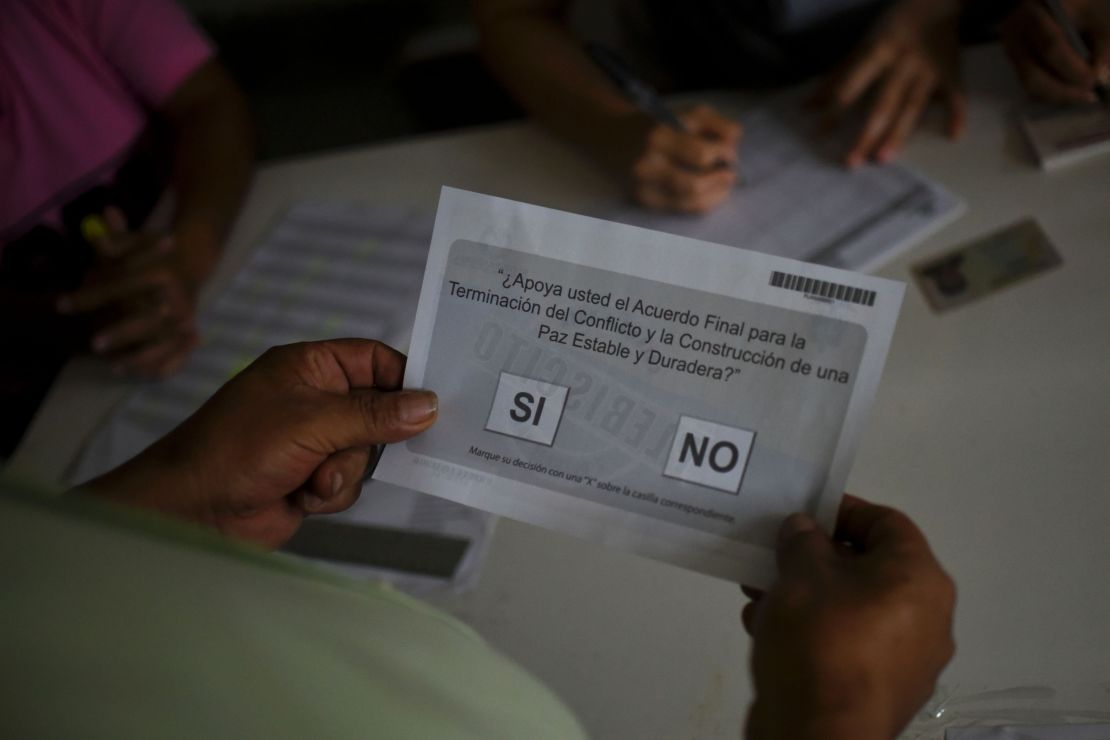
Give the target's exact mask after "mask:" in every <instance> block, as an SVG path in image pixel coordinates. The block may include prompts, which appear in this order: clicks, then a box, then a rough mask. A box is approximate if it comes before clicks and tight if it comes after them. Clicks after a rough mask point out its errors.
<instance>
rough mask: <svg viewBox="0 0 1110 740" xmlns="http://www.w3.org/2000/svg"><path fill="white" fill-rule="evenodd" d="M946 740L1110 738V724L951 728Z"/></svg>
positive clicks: (1091, 739)
mask: <svg viewBox="0 0 1110 740" xmlns="http://www.w3.org/2000/svg"><path fill="white" fill-rule="evenodd" d="M944 740H1110V725H1051V726H1049V725H1043V726H1032V725H1020V726H1007V727H961V728H952V729H949V730H948V731H947V732H946V733H945V735H944Z"/></svg>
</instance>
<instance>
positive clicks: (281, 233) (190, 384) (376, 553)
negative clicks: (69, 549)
mask: <svg viewBox="0 0 1110 740" xmlns="http://www.w3.org/2000/svg"><path fill="white" fill-rule="evenodd" d="M431 226H432V224H431V214H430V213H428V212H427V211H423V210H404V209H387V208H371V207H368V206H366V205H365V204H360V203H353V202H331V201H305V202H301V203H297V204H295V205H294V206H293V207H292V208H290V209H289V210H288V211H287V212H286V213H285V214H284V215H283V216H282V217H281V218H280V220H279V221H278V222H277V223H276V224H275V225H274V226H273V228H272V229H271V230H270V231H269V233H268V234H267V235H266V237H265V238H264V239H263V241H262V242H261V243H260V244H259V245H258V246H257V248H256V249H255V250H254V251H253V252H252V253H251V255H250V256H249V257H248V259H247V261H246V263H245V264H244V266H243V267H242V269H241V270H240V271H239V272H238V273H236V275H235V276H234V278H233V279H232V281H231V284H230V285H229V286H228V287H227V289H226V290H224V291H223V292H222V293H221V294H220V295H219V296H217V297H216V299H215V301H214V302H213V303H212V305H211V306H210V307H209V308H207V309H206V310H205V311H203V312H202V313H201V315H200V317H199V319H198V324H199V329H200V335H201V337H202V341H203V344H202V345H201V347H200V348H198V349H197V350H196V351H195V352H194V353H193V354H192V356H191V357H190V358H189V360H188V362H187V363H186V365H185V367H184V368H183V369H182V370H181V372H179V373H177V374H176V375H174V376H172V377H170V378H168V379H166V380H164V381H160V382H157V383H149V384H146V385H143V386H141V387H140V388H139V389H138V390H137V391H136V392H134V393H132V394H131V395H130V396H129V397H128V398H127V399H126V400H125V401H124V402H123V403H122V404H121V406H120V407H118V408H117V409H116V410H115V412H114V413H113V414H112V416H111V417H110V418H109V419H108V420H107V421H106V422H105V423H104V424H103V425H102V426H101V427H100V428H99V429H98V430H97V432H96V433H95V434H94V436H93V437H92V439H91V440H90V441H89V443H88V444H87V445H86V448H85V449H84V450H83V452H82V454H81V456H80V458H79V459H78V461H77V464H76V466H75V468H74V469H73V470H71V471H70V475H69V478H70V482H71V483H74V484H78V483H81V482H84V481H86V480H89V479H90V478H92V477H94V476H96V475H99V474H100V473H103V472H105V471H107V470H110V469H111V468H113V467H115V466H116V465H119V464H120V463H122V462H124V461H125V460H128V459H129V458H131V457H133V456H134V455H135V454H137V453H138V452H140V451H141V450H143V449H144V448H146V447H147V446H148V445H150V444H151V443H152V442H154V441H155V440H156V439H158V438H159V437H161V436H163V435H164V434H166V433H167V432H169V431H170V430H171V429H173V428H174V427H175V426H177V425H178V424H179V423H181V422H182V421H183V420H184V419H186V418H187V417H188V416H189V415H190V414H191V413H192V412H193V411H195V410H196V409H197V408H199V407H200V406H201V404H203V403H204V401H205V400H207V399H208V398H209V397H210V396H211V395H212V394H213V393H214V392H215V391H216V389H218V388H219V387H220V386H221V385H222V384H223V383H224V382H226V381H227V380H229V379H230V378H231V377H232V376H234V375H235V374H236V373H238V372H240V371H241V370H242V369H243V368H245V367H246V366H247V365H249V364H250V363H251V362H252V361H254V360H255V359H256V358H257V357H258V356H259V355H260V354H262V353H263V352H265V351H266V350H267V349H268V348H270V347H271V346H274V345H280V344H288V343H291V342H299V341H310V340H315V339H328V338H333V337H370V338H377V339H382V340H384V341H386V342H387V343H389V344H392V345H394V346H397V347H399V348H401V349H403V348H404V346H405V343H406V342H407V339H408V333H409V331H410V329H411V327H412V319H413V316H414V315H415V313H416V302H417V298H418V295H419V291H420V282H421V279H422V277H423V274H424V261H425V259H426V257H427V252H428V234H429V233H430V231H431ZM492 527H493V519H492V517H490V516H489V515H488V514H486V513H484V512H480V511H476V510H474V509H470V508H467V507H464V506H459V505H457V504H448V503H447V502H444V501H441V500H438V499H434V498H430V497H428V496H425V495H423V494H420V493H417V492H415V491H409V490H403V489H398V488H395V487H391V486H384V485H378V484H373V483H370V484H367V485H366V486H364V488H363V492H362V496H361V497H360V499H359V501H358V502H357V503H356V504H355V505H354V506H353V507H352V508H351V509H350V510H348V511H346V512H343V513H340V514H333V515H329V516H326V517H310V518H309V519H308V520H307V522H306V524H305V525H304V529H303V531H302V532H301V533H300V534H299V535H298V536H297V538H295V539H294V541H293V542H291V543H290V548H291V550H293V551H294V552H296V553H299V554H302V555H306V556H310V557H315V558H318V559H323V560H326V561H328V562H331V563H335V564H337V566H338V567H342V568H343V569H345V570H348V571H353V572H359V573H362V574H364V575H368V576H373V577H383V578H386V579H388V580H390V581H392V582H394V583H395V584H396V585H398V586H399V587H401V588H403V589H405V590H408V591H415V592H423V591H427V590H429V589H431V588H435V587H440V588H443V587H449V588H451V589H454V590H462V589H465V588H467V587H468V586H470V585H471V584H472V583H473V581H474V578H475V577H476V575H477V572H478V567H479V564H480V562H481V560H482V556H483V555H484V553H485V550H486V547H487V541H488V539H489V536H490V533H491V531H492Z"/></svg>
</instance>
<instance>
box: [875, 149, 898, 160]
mask: <svg viewBox="0 0 1110 740" xmlns="http://www.w3.org/2000/svg"><path fill="white" fill-rule="evenodd" d="M893 158H894V149H893V148H892V147H889V146H884V147H883V148H882V149H880V150H879V155H878V156H877V157H876V159H878V160H879V161H880V162H882V163H883V164H886V163H887V162H889V161H890V160H891V159H893Z"/></svg>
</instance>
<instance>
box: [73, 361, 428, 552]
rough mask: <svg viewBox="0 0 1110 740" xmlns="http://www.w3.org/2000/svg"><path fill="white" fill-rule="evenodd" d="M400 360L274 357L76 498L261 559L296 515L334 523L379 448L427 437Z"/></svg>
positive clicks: (290, 530)
mask: <svg viewBox="0 0 1110 740" xmlns="http://www.w3.org/2000/svg"><path fill="white" fill-rule="evenodd" d="M404 368H405V357H404V355H402V354H401V353H400V352H397V351H396V350H394V349H391V348H390V347H388V346H386V345H384V344H381V343H380V342H375V341H371V340H363V339H337V340H332V341H326V342H312V343H305V344H293V345H288V346H284V347H277V348H275V349H271V350H269V351H268V352H266V353H265V354H264V355H262V357H260V358H259V359H258V360H256V361H255V362H254V363H253V364H251V365H250V366H249V367H248V368H247V369H246V370H244V371H243V372H241V373H240V374H239V375H237V376H236V377H235V378H234V379H233V380H231V381H229V382H228V383H227V384H226V385H225V386H224V387H223V388H221V389H220V390H219V391H218V392H217V393H216V394H215V395H214V396H213V397H212V398H211V399H209V401H208V402H207V403H205V404H204V406H202V407H201V408H200V410H199V411H197V412H196V413H195V414H194V415H193V416H191V417H190V418H189V419H188V420H186V421H185V422H184V423H183V424H182V425H181V426H179V427H178V428H177V429H175V430H174V431H172V432H171V433H170V434H168V435H167V436H166V437H164V438H162V439H161V440H159V441H158V442H156V443H155V444H154V445H152V446H151V447H150V448H149V449H147V450H146V451H145V452H143V453H142V454H140V455H139V456H138V457H136V458H135V459H133V460H132V461H130V462H128V463H125V464H124V465H123V466H121V467H120V468H117V469H116V470H114V471H112V472H110V473H108V474H106V475H104V476H102V477H100V478H98V479H96V480H94V481H92V482H90V483H89V484H86V486H84V487H83V489H84V490H86V491H88V492H91V493H93V494H94V495H99V496H101V497H103V498H106V499H112V500H116V501H119V502H121V503H125V504H131V505H135V506H140V507H144V508H151V509H155V510H158V511H161V512H163V513H166V514H169V515H171V516H174V517H177V518H181V519H186V520H190V521H195V522H199V523H202V524H207V525H210V526H213V527H216V528H217V529H219V530H220V531H221V532H224V533H225V534H228V535H231V536H234V537H239V538H243V539H247V540H252V541H254V542H257V543H259V544H262V545H265V546H268V547H278V546H280V545H282V544H284V543H285V542H286V541H288V539H289V538H290V537H292V536H293V534H294V533H295V532H296V530H297V527H299V526H300V523H301V520H302V519H303V518H304V517H305V516H306V515H307V514H325V513H333V512H337V511H342V510H344V509H346V508H348V507H349V506H351V505H352V504H353V503H354V502H355V501H356V500H357V499H358V495H359V492H360V490H361V488H362V483H363V479H364V478H365V472H366V470H367V468H368V466H369V464H370V463H371V462H373V461H375V460H376V458H375V455H376V448H377V446H378V445H382V444H386V443H390V442H399V441H401V440H404V439H408V438H409V437H412V436H413V435H416V434H419V433H420V432H422V431H424V430H425V429H427V428H428V427H429V426H431V424H432V422H433V421H434V420H435V418H436V411H437V400H436V396H435V394H434V393H432V392H430V391H422V390H421V391H410V390H401V382H402V380H403V378H404Z"/></svg>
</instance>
